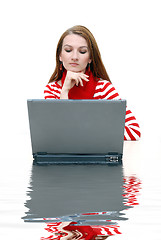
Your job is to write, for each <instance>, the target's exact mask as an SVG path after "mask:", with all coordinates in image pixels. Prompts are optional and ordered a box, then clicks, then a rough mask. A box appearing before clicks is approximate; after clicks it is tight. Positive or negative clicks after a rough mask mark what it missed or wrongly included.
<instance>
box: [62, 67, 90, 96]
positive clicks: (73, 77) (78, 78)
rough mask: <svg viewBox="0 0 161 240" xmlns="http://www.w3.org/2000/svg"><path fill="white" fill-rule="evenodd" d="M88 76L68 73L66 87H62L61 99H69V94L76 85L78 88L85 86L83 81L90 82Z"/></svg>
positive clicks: (80, 73)
mask: <svg viewBox="0 0 161 240" xmlns="http://www.w3.org/2000/svg"><path fill="white" fill-rule="evenodd" d="M88 77H89V76H88V75H86V74H84V73H83V72H78V73H77V72H71V71H67V74H66V78H65V81H64V85H63V87H62V91H61V95H60V99H68V93H69V90H70V89H71V88H73V87H74V85H76V86H78V85H79V84H80V85H81V86H83V80H85V81H87V82H88V81H89V79H88Z"/></svg>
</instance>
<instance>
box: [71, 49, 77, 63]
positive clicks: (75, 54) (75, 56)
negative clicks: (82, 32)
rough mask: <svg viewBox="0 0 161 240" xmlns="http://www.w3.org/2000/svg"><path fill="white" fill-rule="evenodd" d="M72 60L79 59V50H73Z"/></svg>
mask: <svg viewBox="0 0 161 240" xmlns="http://www.w3.org/2000/svg"><path fill="white" fill-rule="evenodd" d="M71 57H72V60H73V61H78V52H77V51H73V54H72V56H71Z"/></svg>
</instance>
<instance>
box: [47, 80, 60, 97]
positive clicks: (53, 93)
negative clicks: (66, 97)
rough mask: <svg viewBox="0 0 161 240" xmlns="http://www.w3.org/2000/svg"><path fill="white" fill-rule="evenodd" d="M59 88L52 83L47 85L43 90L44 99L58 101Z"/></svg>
mask: <svg viewBox="0 0 161 240" xmlns="http://www.w3.org/2000/svg"><path fill="white" fill-rule="evenodd" d="M60 93H61V86H60V85H59V84H57V83H56V82H54V83H49V84H47V85H46V87H45V89H44V98H45V99H60Z"/></svg>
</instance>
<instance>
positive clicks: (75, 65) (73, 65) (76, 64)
mask: <svg viewBox="0 0 161 240" xmlns="http://www.w3.org/2000/svg"><path fill="white" fill-rule="evenodd" d="M70 65H71V66H72V67H77V66H78V65H79V64H78V63H70Z"/></svg>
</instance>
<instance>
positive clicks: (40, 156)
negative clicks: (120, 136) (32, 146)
mask: <svg viewBox="0 0 161 240" xmlns="http://www.w3.org/2000/svg"><path fill="white" fill-rule="evenodd" d="M33 157H34V161H33V164H34V165H54V164H55V165H58V164H59V165H60V164H62V165H67V164H68V165H69V164H102V165H119V164H122V154H118V153H108V154H107V155H92V154H48V153H44V152H43V153H36V154H33Z"/></svg>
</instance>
